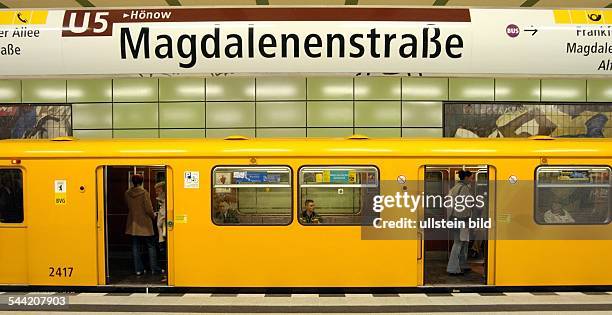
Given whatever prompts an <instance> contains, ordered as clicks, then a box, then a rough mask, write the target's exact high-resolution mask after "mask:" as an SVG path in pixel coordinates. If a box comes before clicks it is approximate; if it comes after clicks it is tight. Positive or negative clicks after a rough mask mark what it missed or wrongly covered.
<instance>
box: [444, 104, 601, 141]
mask: <svg viewBox="0 0 612 315" xmlns="http://www.w3.org/2000/svg"><path fill="white" fill-rule="evenodd" d="M611 120H612V104H473V103H472V104H467V103H447V104H444V136H445V137H456V138H487V137H488V138H506V137H530V136H534V135H546V136H552V137H565V138H604V137H605V138H610V137H612V122H611Z"/></svg>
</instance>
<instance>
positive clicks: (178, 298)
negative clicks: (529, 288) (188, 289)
mask: <svg viewBox="0 0 612 315" xmlns="http://www.w3.org/2000/svg"><path fill="white" fill-rule="evenodd" d="M43 295H67V296H68V298H69V304H70V305H69V306H68V307H63V308H62V307H56V308H53V307H48V306H47V307H38V308H37V307H14V306H8V305H7V304H6V299H7V297H8V296H43ZM0 302H1V304H0V313H10V312H9V311H15V312H18V313H19V314H25V313H36V311H39V312H43V313H53V314H59V313H67V314H75V313H77V314H78V313H89V312H102V313H109V314H111V313H112V314H118V313H147V314H169V313H172V314H177V313H185V314H187V313H234V314H238V313H245V314H246V313H270V314H272V313H276V314H283V313H421V314H423V313H436V314H444V313H449V314H450V313H486V314H503V313H508V312H511V313H512V314H543V313H544V314H545V313H549V314H559V313H567V314H575V313H578V312H580V313H592V314H612V292H533V293H530V292H507V293H504V292H494V293H406V294H404V293H399V294H210V293H207V294H202V293H186V294H183V293H153V294H146V293H69V294H65V293H53V292H48V293H19V292H7V293H0Z"/></svg>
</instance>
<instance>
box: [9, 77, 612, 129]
mask: <svg viewBox="0 0 612 315" xmlns="http://www.w3.org/2000/svg"><path fill="white" fill-rule="evenodd" d="M444 101H462V102H465V101H470V102H471V101H473V102H490V101H496V102H505V101H513V102H611V101H612V80H610V79H592V80H591V79H589V80H585V79H507V78H497V79H494V78H450V79H449V78H422V77H396V76H394V77H336V76H328V77H308V78H304V77H277V76H265V77H256V78H255V77H207V78H204V77H189V78H187V77H174V78H133V79H132V78H129V79H128V78H121V79H69V80H62V79H28V80H26V79H24V80H0V104H10V103H24V104H65V103H69V104H73V105H72V106H73V108H72V113H73V118H72V119H73V130H74V135H75V136H76V137H78V138H110V137H114V138H130V137H137V138H147V137H151V138H156V137H162V138H164V137H210V138H216V137H225V136H227V135H233V134H240V135H245V136H248V137H343V136H348V135H351V134H354V133H359V134H366V135H368V136H370V137H441V136H442V130H443V129H442V127H443V114H442V113H443V102H444Z"/></svg>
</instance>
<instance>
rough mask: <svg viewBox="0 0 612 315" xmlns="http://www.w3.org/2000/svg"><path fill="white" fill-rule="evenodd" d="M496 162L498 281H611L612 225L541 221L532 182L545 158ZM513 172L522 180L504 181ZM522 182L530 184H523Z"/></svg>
mask: <svg viewBox="0 0 612 315" xmlns="http://www.w3.org/2000/svg"><path fill="white" fill-rule="evenodd" d="M547 162H548V165H609V164H610V159H597V158H574V159H561V158H555V159H548V161H547ZM494 163H495V164H496V165H497V166H499V167H498V169H499V172H500V176H499V178H500V179H501V180H500V189H498V191H497V194H498V195H497V198H498V200H499V201H498V209H497V213H498V222H497V224H498V230H499V231H498V233H497V237H498V240H497V241H496V260H495V261H496V265H495V271H496V282H495V284H496V285H498V286H519V285H520V286H545V285H611V284H612V269H611V268H610V266H612V251H610V250H609V249H610V248H612V239H611V238H610V236H612V224H606V225H602V224H598V225H556V226H552V225H539V224H537V223H536V222H535V220H534V193H533V192H534V187H533V184H532V183H533V180H534V177H535V176H534V174H535V169H536V167H538V166H539V165H541V161H540V159H518V158H516V159H511V160H498V161H495V162H494ZM510 175H516V176H518V178H519V184H518V185H516V187H515V188H513V187H512V186H513V185H504V184H503V182H504V179H506V178H508V176H510ZM521 180H522V181H523V182H528V185H525V184H520V181H521ZM521 185H522V187H521ZM553 235H554V236H553ZM585 237H586V238H587V239H584V238H585ZM589 238H590V239H589Z"/></svg>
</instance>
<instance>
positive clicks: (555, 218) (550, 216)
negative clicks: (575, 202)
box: [544, 202, 576, 223]
mask: <svg viewBox="0 0 612 315" xmlns="http://www.w3.org/2000/svg"><path fill="white" fill-rule="evenodd" d="M544 222H546V223H574V222H576V221H574V218H572V216H571V215H570V214H569V212H567V211H565V210H563V209H562V208H561V205H560V204H559V203H557V202H553V204H552V208H551V209H550V210H548V211H546V212H545V213H544Z"/></svg>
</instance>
